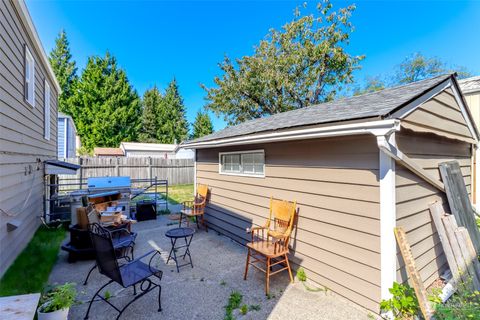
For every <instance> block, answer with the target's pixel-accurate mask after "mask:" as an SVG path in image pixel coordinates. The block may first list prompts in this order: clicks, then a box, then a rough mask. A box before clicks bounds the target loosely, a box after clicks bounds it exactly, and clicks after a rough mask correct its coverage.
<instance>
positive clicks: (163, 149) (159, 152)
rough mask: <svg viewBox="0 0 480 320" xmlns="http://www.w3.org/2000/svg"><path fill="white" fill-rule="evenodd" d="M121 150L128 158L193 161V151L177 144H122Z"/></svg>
mask: <svg viewBox="0 0 480 320" xmlns="http://www.w3.org/2000/svg"><path fill="white" fill-rule="evenodd" d="M120 148H121V149H122V150H123V153H124V155H125V156H126V157H154V158H164V159H193V156H194V153H193V151H192V150H186V149H184V148H181V147H180V145H176V144H164V143H139V142H122V143H121V144H120Z"/></svg>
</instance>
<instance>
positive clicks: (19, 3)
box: [12, 0, 62, 95]
mask: <svg viewBox="0 0 480 320" xmlns="http://www.w3.org/2000/svg"><path fill="white" fill-rule="evenodd" d="M12 3H13V6H14V7H15V9H16V10H17V12H18V14H19V16H20V19H21V20H22V22H23V24H24V25H25V26H26V29H27V33H28V35H29V36H30V39H32V42H33V45H34V47H35V51H36V52H37V53H38V55H39V56H40V59H41V60H42V64H43V65H44V67H45V68H46V69H47V73H48V75H49V77H50V80H51V81H52V82H53V84H54V86H55V89H57V94H58V95H60V93H62V89H61V88H60V84H59V83H58V80H57V78H56V77H55V73H54V72H53V69H52V67H51V65H50V62H49V60H48V58H47V55H46V53H45V50H44V49H43V45H42V42H41V41H40V38H39V37H38V33H37V29H36V28H35V25H34V24H33V21H32V18H31V17H30V13H29V12H28V9H27V6H26V4H25V1H24V0H13V1H12Z"/></svg>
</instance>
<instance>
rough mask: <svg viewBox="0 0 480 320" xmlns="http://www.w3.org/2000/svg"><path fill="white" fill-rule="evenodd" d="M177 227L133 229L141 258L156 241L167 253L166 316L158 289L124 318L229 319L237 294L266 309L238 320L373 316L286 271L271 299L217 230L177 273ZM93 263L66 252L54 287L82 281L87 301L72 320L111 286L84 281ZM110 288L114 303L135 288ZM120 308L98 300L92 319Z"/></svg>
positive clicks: (240, 251) (196, 240)
mask: <svg viewBox="0 0 480 320" xmlns="http://www.w3.org/2000/svg"><path fill="white" fill-rule="evenodd" d="M173 227H175V226H174V225H173V224H172V221H171V220H169V219H167V218H166V217H165V216H161V217H159V219H157V220H156V221H144V222H140V223H137V224H135V225H134V226H133V229H134V231H136V232H138V237H137V241H136V246H135V256H137V257H138V256H140V255H142V254H143V253H145V252H148V251H149V250H151V249H152V246H151V243H155V244H156V245H157V246H158V247H160V248H161V250H162V255H161V258H160V259H158V260H157V261H156V266H157V268H159V269H160V270H163V272H164V274H163V279H162V281H161V284H162V307H163V311H162V312H157V308H158V304H157V297H158V291H156V290H154V291H152V292H150V293H148V294H147V295H145V296H143V297H141V298H140V299H139V300H137V301H136V302H135V303H133V304H132V305H130V307H128V308H127V310H126V311H125V312H124V313H123V315H122V317H121V319H153V318H156V319H169V320H170V319H220V320H221V319H223V318H224V316H225V309H224V306H225V305H226V304H227V303H228V298H229V296H230V294H231V293H232V292H233V291H238V292H240V293H241V294H242V295H243V300H242V304H246V305H248V306H251V305H258V306H260V310H257V311H253V310H252V311H248V313H247V314H246V315H241V314H240V313H239V310H235V311H234V316H235V317H236V319H239V320H240V319H302V320H308V319H342V320H345V319H369V318H368V315H367V312H366V311H364V310H362V309H360V308H359V307H357V306H355V305H354V304H352V303H350V302H348V301H347V300H344V299H343V298H341V297H338V296H336V295H334V294H333V293H330V292H328V293H325V292H323V291H321V292H310V291H307V290H306V289H305V288H304V286H303V284H302V283H299V282H298V281H296V282H295V283H294V284H290V283H289V279H288V274H287V273H286V272H282V273H280V274H278V275H276V276H274V277H272V278H271V284H270V292H271V297H269V298H268V297H266V296H265V294H264V274H263V273H261V272H259V271H257V270H255V269H254V268H250V270H249V275H248V279H247V281H244V280H243V271H244V268H245V259H246V251H245V248H244V247H243V246H241V245H239V244H237V243H235V242H233V241H231V240H230V239H228V238H226V237H224V236H220V235H219V234H218V233H217V232H215V231H214V230H210V231H209V232H208V233H206V232H205V231H204V230H200V231H199V232H197V233H195V235H194V237H193V241H192V244H191V246H190V251H191V254H192V258H193V265H194V268H191V267H190V266H186V267H183V268H181V269H180V273H177V272H176V269H175V265H174V263H173V262H172V261H170V262H169V264H168V265H167V264H166V263H165V262H166V258H167V255H168V251H169V250H170V241H169V239H168V238H166V237H165V232H166V231H167V230H168V229H170V228H173ZM92 264H93V261H78V262H75V263H68V262H67V254H66V253H65V252H63V251H62V252H61V253H60V256H59V259H58V262H57V264H56V265H55V267H54V269H53V271H52V273H51V275H50V283H64V282H75V283H77V290H78V300H79V301H81V302H82V303H80V304H78V305H76V306H73V307H72V308H71V309H70V314H69V319H83V317H84V316H85V312H86V310H87V306H88V303H87V301H89V299H90V298H91V297H92V296H93V294H94V293H95V291H96V290H98V288H100V287H101V286H102V285H103V284H104V283H106V282H108V279H107V278H106V277H105V276H102V275H100V274H99V273H98V271H97V270H95V271H94V272H93V273H92V275H91V276H90V279H89V283H88V285H86V286H84V285H83V284H82V283H83V280H84V278H85V276H86V275H87V272H88V270H89V269H90V267H91V266H92ZM107 288H108V291H109V293H110V294H111V295H112V297H111V298H110V302H111V303H113V304H115V305H117V306H120V307H121V306H123V305H125V304H126V303H127V302H128V301H129V300H130V299H131V298H132V294H133V289H132V288H129V289H123V288H122V287H121V286H119V285H116V284H113V285H111V286H109V287H107ZM116 316H117V313H116V312H115V310H113V309H112V308H111V307H110V306H108V305H107V304H106V303H104V302H94V303H93V306H92V309H91V311H90V319H114V318H115V317H116Z"/></svg>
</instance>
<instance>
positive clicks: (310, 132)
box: [183, 119, 400, 149]
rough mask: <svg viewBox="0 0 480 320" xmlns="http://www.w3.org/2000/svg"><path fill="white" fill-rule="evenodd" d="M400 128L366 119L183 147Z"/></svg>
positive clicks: (396, 123) (393, 122)
mask: <svg viewBox="0 0 480 320" xmlns="http://www.w3.org/2000/svg"><path fill="white" fill-rule="evenodd" d="M398 130H400V121H398V120H395V119H389V120H378V121H366V122H358V123H350V124H333V125H330V126H325V127H316V128H311V127H308V128H295V129H294V130H285V131H280V132H278V131H273V132H263V133H257V134H251V135H246V136H238V137H233V138H223V139H216V140H210V141H204V142H197V143H187V144H185V145H183V147H184V148H189V149H207V148H216V147H226V146H234V145H248V144H256V143H269V142H281V141H290V140H303V139H316V138H326V137H337V136H349V135H360V134H373V135H385V134H387V133H389V132H392V131H398Z"/></svg>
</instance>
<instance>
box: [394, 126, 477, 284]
mask: <svg viewBox="0 0 480 320" xmlns="http://www.w3.org/2000/svg"><path fill="white" fill-rule="evenodd" d="M396 137H397V145H398V147H399V149H400V150H402V152H404V153H405V154H406V155H407V156H409V157H410V158H411V159H413V160H414V161H415V162H416V163H418V164H419V165H421V166H422V167H423V168H424V169H425V170H427V171H428V172H429V173H430V174H431V175H433V176H434V177H436V178H437V179H439V180H440V172H439V169H438V164H439V163H441V162H444V161H449V160H457V161H459V163H460V166H461V169H462V172H463V175H464V178H465V183H466V184H467V190H468V191H469V192H470V190H471V186H470V168H471V158H470V156H471V146H470V144H468V143H461V142H459V141H458V140H451V139H446V138H441V137H438V136H435V135H433V134H419V133H413V132H411V131H408V130H402V131H401V132H399V133H397V134H396ZM396 198H397V200H396V201H397V205H396V207H397V226H402V227H404V228H405V230H406V231H407V239H408V241H409V242H410V245H411V247H412V252H413V256H414V258H415V264H416V266H417V268H418V269H419V270H420V275H421V277H422V279H423V281H424V283H425V285H427V286H428V285H430V284H431V283H432V282H433V281H434V280H435V279H436V278H437V277H438V276H439V275H440V274H441V273H442V272H443V271H444V270H445V269H446V268H447V267H448V265H447V261H446V258H445V256H444V253H443V249H442V245H441V243H440V240H439V238H438V235H437V232H436V229H435V226H434V223H433V221H432V219H431V216H430V212H429V210H428V205H429V204H430V203H432V202H434V201H441V202H442V203H443V204H444V207H445V209H446V210H447V211H448V210H449V209H448V202H447V199H446V196H445V194H444V193H443V192H442V191H440V190H438V189H436V188H434V187H433V186H431V185H430V184H428V183H427V182H425V181H424V180H423V179H421V178H419V177H418V176H416V175H414V174H413V173H411V172H410V171H409V170H408V169H406V168H404V167H402V166H401V165H397V168H396ZM397 279H398V281H400V282H405V281H406V280H407V275H406V270H405V268H404V262H403V259H402V258H401V255H400V253H399V251H398V250H397Z"/></svg>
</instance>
